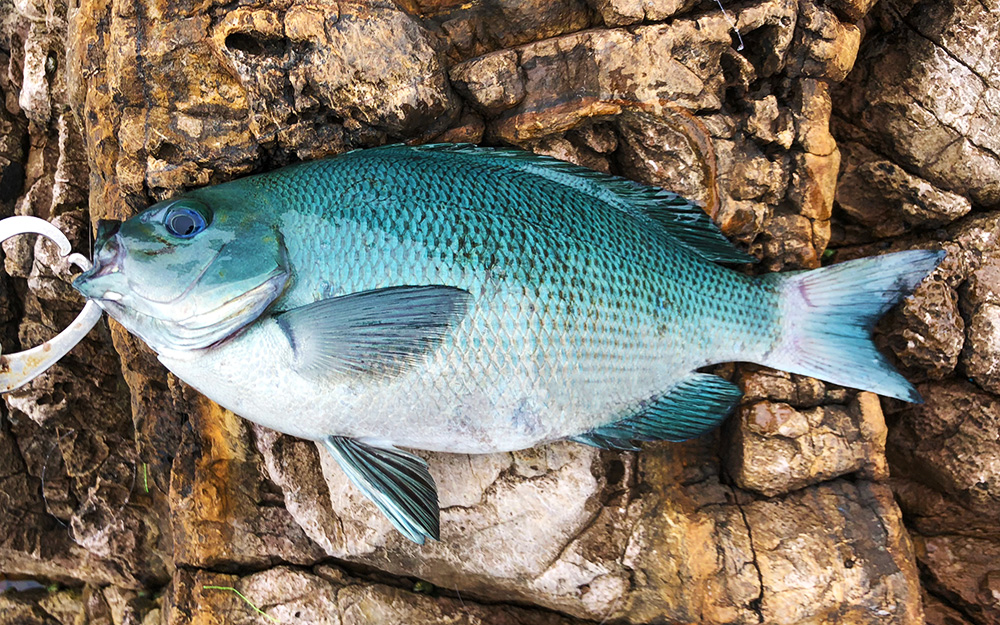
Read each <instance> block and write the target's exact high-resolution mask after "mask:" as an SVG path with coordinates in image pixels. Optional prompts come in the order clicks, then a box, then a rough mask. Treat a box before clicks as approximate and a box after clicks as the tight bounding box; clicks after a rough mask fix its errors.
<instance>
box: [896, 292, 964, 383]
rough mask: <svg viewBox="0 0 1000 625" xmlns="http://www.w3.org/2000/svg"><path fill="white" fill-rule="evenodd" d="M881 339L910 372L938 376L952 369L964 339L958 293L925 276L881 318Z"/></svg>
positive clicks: (940, 376)
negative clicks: (885, 328) (884, 318)
mask: <svg viewBox="0 0 1000 625" xmlns="http://www.w3.org/2000/svg"><path fill="white" fill-rule="evenodd" d="M885 325H890V326H891V330H889V331H888V332H886V334H885V335H884V339H883V340H884V342H885V344H886V345H888V347H889V348H890V349H891V350H892V352H893V353H894V354H895V355H896V357H897V358H898V359H899V362H900V364H901V365H902V366H903V370H904V371H905V372H907V373H909V374H910V375H920V376H926V377H928V378H931V379H935V380H940V379H942V378H944V377H945V376H947V375H949V374H950V373H951V372H952V371H954V370H955V366H956V365H957V364H958V357H959V355H960V354H961V353H962V346H963V344H964V342H965V332H964V330H965V322H964V321H963V320H962V316H961V314H959V310H958V295H957V293H955V290H954V289H953V288H951V287H949V286H948V285H947V284H945V282H944V281H942V280H935V279H928V280H924V282H923V283H922V284H921V285H920V286H919V287H917V290H916V291H914V293H913V296H912V297H909V298H907V299H905V300H903V303H902V304H901V305H900V306H899V307H897V308H896V310H895V312H893V313H891V314H890V315H889V318H888V319H887V320H886V321H885V322H883V327H885Z"/></svg>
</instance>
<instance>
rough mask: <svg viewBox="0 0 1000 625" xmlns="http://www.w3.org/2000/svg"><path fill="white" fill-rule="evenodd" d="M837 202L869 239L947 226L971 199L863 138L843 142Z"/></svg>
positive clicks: (961, 212) (968, 209)
mask: <svg viewBox="0 0 1000 625" xmlns="http://www.w3.org/2000/svg"><path fill="white" fill-rule="evenodd" d="M841 152H842V153H843V154H844V159H843V161H842V163H841V168H840V184H839V185H838V186H837V196H836V202H837V207H838V208H840V209H841V210H843V211H844V212H845V213H846V214H847V215H848V216H849V217H850V218H851V219H852V220H853V221H855V222H857V223H858V224H859V225H861V226H862V227H863V228H862V229H861V230H860V233H861V234H862V236H865V237H868V238H869V239H872V238H875V239H878V238H885V237H890V236H898V235H900V234H903V233H904V232H908V231H910V230H912V229H914V228H927V227H934V226H942V225H944V224H947V223H950V222H953V221H955V220H956V219H958V218H959V217H962V216H963V215H965V214H967V213H968V212H969V211H970V210H971V209H972V205H971V204H970V203H969V200H968V199H966V198H964V197H962V196H960V195H957V194H954V193H949V192H947V191H942V190H940V189H938V188H936V187H934V186H933V185H931V184H930V183H929V182H927V181H925V180H921V179H920V178H917V177H916V176H913V175H911V174H909V173H907V172H906V171H904V170H903V169H902V168H901V167H899V166H898V165H896V164H894V163H892V162H891V161H888V160H886V159H884V158H881V157H879V156H877V155H876V154H874V153H873V152H872V151H871V150H869V149H868V148H866V147H864V146H863V145H861V144H858V143H842V144H841Z"/></svg>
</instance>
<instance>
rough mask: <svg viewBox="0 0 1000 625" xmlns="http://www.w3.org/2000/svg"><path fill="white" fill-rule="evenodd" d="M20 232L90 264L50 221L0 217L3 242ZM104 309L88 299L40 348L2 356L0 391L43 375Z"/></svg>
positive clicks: (75, 260) (79, 264)
mask: <svg viewBox="0 0 1000 625" xmlns="http://www.w3.org/2000/svg"><path fill="white" fill-rule="evenodd" d="M19 234H40V235H42V236H44V237H46V238H48V239H51V240H52V241H53V242H55V244H56V245H58V246H59V253H60V255H61V256H66V260H67V261H68V262H70V263H72V264H74V265H76V266H77V267H79V268H80V269H83V270H84V271H86V270H88V269H90V266H91V263H90V261H89V260H87V258H86V257H85V256H83V255H82V254H70V252H71V251H72V249H73V248H72V245H71V244H70V242H69V239H67V238H66V235H65V234H63V232H62V231H61V230H60V229H59V228H56V227H55V226H53V225H52V224H51V223H49V222H47V221H45V220H44V219H39V218H38V217H31V216H28V215H19V216H16V217H8V218H6V219H2V220H0V241H6V240H7V239H9V238H11V237H14V236H17V235H19ZM102 313H103V311H102V310H101V307H100V306H98V305H97V302H95V301H93V300H87V304H86V305H85V306H84V307H83V310H82V311H81V312H80V314H79V315H77V317H76V319H75V320H73V323H71V324H70V325H69V327H68V328H66V329H65V330H63V331H62V332H60V333H59V334H58V335H56V336H55V337H53V338H51V339H49V340H48V341H45V342H44V343H42V344H41V345H39V346H38V347H32V348H31V349H29V350H26V351H23V352H17V353H16V354H10V355H6V354H4V355H0V393H6V392H8V391H12V390H14V389H16V388H20V387H22V386H24V385H25V384H27V383H28V382H30V381H32V380H34V379H35V378H36V377H38V376H39V375H41V374H42V373H43V372H44V371H45V370H46V369H48V368H49V367H51V366H52V365H54V364H55V363H56V362H57V361H58V360H59V359H60V358H62V357H63V356H65V355H66V354H67V353H68V352H69V350H71V349H73V347H75V346H76V344H77V343H79V342H80V341H82V340H83V337H85V336H87V333H88V332H90V329H91V328H93V327H94V326H95V325H97V322H98V321H100V319H101V314H102Z"/></svg>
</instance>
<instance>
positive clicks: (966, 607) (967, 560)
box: [914, 536, 1000, 625]
mask: <svg viewBox="0 0 1000 625" xmlns="http://www.w3.org/2000/svg"><path fill="white" fill-rule="evenodd" d="M914 542H915V548H916V551H917V557H918V558H919V559H920V564H921V566H922V567H923V568H924V569H925V570H926V571H927V576H928V587H929V588H930V590H931V591H932V592H934V593H935V594H938V595H939V596H941V595H943V596H946V597H948V599H949V603H951V604H952V605H956V606H959V607H960V608H961V610H962V612H963V613H964V614H966V615H968V616H969V617H970V619H971V620H973V621H974V622H976V623H982V624H984V625H996V624H997V623H1000V569H998V568H997V561H998V560H1000V542H997V541H987V540H983V539H978V538H970V537H965V536H932V537H926V538H925V537H915V541H914Z"/></svg>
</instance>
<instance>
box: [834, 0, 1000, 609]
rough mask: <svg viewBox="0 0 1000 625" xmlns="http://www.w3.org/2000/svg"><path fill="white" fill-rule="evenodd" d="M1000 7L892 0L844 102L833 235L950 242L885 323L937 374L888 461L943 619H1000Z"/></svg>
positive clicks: (924, 387) (924, 368)
mask: <svg viewBox="0 0 1000 625" xmlns="http://www.w3.org/2000/svg"><path fill="white" fill-rule="evenodd" d="M997 9H998V5H997V4H996V3H995V2H992V3H991V2H986V3H977V2H962V1H956V2H943V3H940V2H916V3H906V2H899V3H897V2H890V3H883V5H880V7H879V8H878V9H876V10H875V12H874V16H875V19H874V20H872V21H871V32H870V33H869V37H868V39H867V41H866V42H865V44H864V45H863V46H862V47H861V50H860V52H859V55H858V62H857V66H856V68H855V71H854V72H853V73H852V74H851V75H850V76H849V77H848V79H847V80H846V81H845V83H844V84H843V85H841V86H840V87H839V91H838V95H839V96H841V97H838V98H837V102H838V106H837V107H836V108H835V109H834V124H833V126H834V128H835V134H836V135H837V136H838V138H839V139H840V140H841V149H842V150H845V153H847V154H848V157H847V158H846V159H845V163H844V165H843V166H842V168H841V179H840V183H839V187H838V191H837V197H836V204H835V209H834V215H835V218H836V216H837V215H838V214H842V215H843V216H844V220H843V224H842V225H841V227H840V228H837V229H835V232H834V242H835V243H836V244H838V245H855V246H858V245H859V247H854V248H852V249H848V250H844V251H845V254H846V255H851V256H853V255H858V254H862V253H868V252H870V251H872V250H873V249H875V248H879V249H882V248H884V247H885V246H884V245H882V244H881V243H879V244H875V245H869V244H868V242H869V241H872V240H874V239H875V238H879V237H884V236H896V235H902V237H901V238H900V239H898V240H897V241H896V242H895V243H894V244H893V246H892V247H893V248H897V249H902V248H909V247H917V246H921V247H922V246H927V245H929V244H931V243H932V242H938V243H937V244H939V245H940V244H941V242H943V244H944V247H945V249H947V250H948V252H949V257H948V260H946V261H945V263H944V264H943V265H942V267H941V268H940V270H939V271H938V273H937V274H936V279H935V280H933V281H931V282H930V283H928V284H925V285H924V286H923V287H922V288H921V294H920V296H919V297H917V298H914V300H913V301H911V302H908V303H907V304H906V305H905V306H903V307H901V308H900V309H899V310H898V311H897V312H896V313H895V314H894V316H893V319H892V320H891V321H889V322H887V323H886V324H883V325H884V326H885V332H884V334H883V337H884V344H885V345H886V347H888V348H889V349H890V350H891V351H892V352H893V353H895V355H896V356H897V357H898V359H899V361H900V362H901V363H902V364H903V365H904V370H906V371H907V373H908V374H909V375H911V376H912V377H913V378H914V379H923V380H925V382H924V383H923V384H921V385H920V386H919V388H920V391H921V393H922V394H923V396H924V398H925V399H926V403H925V404H924V405H922V406H901V405H892V406H889V408H890V410H889V417H888V421H889V424H890V427H889V435H888V441H887V455H888V459H889V464H890V468H891V473H892V475H893V479H892V486H893V489H894V491H895V493H896V496H897V498H898V500H899V502H900V505H901V508H902V510H903V514H904V516H905V517H906V518H907V523H908V526H909V527H910V528H911V530H912V532H913V540H914V544H915V549H916V556H917V559H918V562H919V563H920V567H921V570H922V572H923V579H924V582H925V588H926V592H927V593H928V595H927V600H926V602H925V605H926V608H927V610H926V616H927V622H928V623H942V624H943V623H977V624H979V623H998V622H1000V601H998V597H1000V594H998V593H997V590H996V589H997V579H998V577H997V575H998V573H997V565H996V562H997V560H996V556H997V554H998V549H1000V547H998V546H1000V524H998V522H997V519H998V518H1000V516H998V514H1000V509H998V505H1000V492H998V484H1000V463H998V456H997V443H998V440H1000V429H998V422H1000V403H998V392H1000V388H998V386H997V375H998V374H997V372H998V369H1000V364H998V363H1000V356H998V351H997V350H998V349H1000V347H998V346H1000V333H998V327H1000V326H998V319H1000V317H998V310H1000V309H998V306H997V301H998V299H997V294H998V292H1000V273H998V271H997V264H998V258H1000V255H998V254H1000V253H998V250H1000V245H998V244H1000V241H998V234H997V233H998V226H1000V213H998V212H996V210H995V209H996V208H997V206H998V205H1000V204H998V202H1000V195H998V191H1000V184H998V183H1000V177H998V176H1000V173H998V172H1000V169H998V168H997V164H998V160H997V159H998V150H997V143H996V141H997V136H996V133H995V132H993V131H992V130H987V129H989V128H994V127H995V126H996V124H997V122H998V121H1000V108H998V106H997V101H998V100H997V95H998V94H1000V73H998V69H1000V67H998V66H997V64H996V63H995V62H994V59H995V58H996V51H997V50H998V49H1000V34H998V29H997V25H998V11H997ZM845 148H846V149H845ZM838 209H842V212H839V211H838ZM963 215H966V216H965V217H964V218H963V217H962V216H963Z"/></svg>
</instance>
